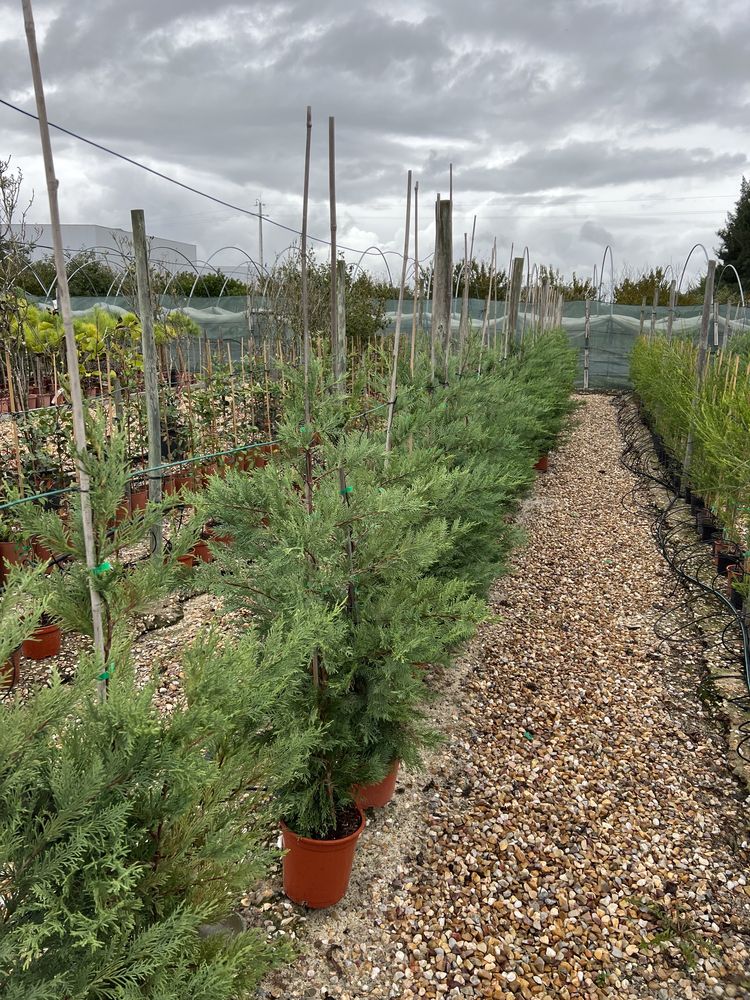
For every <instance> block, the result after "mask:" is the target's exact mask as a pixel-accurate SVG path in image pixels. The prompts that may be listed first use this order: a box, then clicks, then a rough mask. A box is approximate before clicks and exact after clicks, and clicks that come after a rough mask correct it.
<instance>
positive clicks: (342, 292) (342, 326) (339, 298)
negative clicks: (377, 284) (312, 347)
mask: <svg viewBox="0 0 750 1000" xmlns="http://www.w3.org/2000/svg"><path fill="white" fill-rule="evenodd" d="M336 333H337V334H338V355H339V368H340V377H341V380H342V382H343V383H344V384H345V383H346V261H345V260H337V261H336Z"/></svg>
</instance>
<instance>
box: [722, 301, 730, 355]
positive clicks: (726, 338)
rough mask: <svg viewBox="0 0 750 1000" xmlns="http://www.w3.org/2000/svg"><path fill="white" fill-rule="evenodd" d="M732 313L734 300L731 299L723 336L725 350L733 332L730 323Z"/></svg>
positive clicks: (725, 318)
mask: <svg viewBox="0 0 750 1000" xmlns="http://www.w3.org/2000/svg"><path fill="white" fill-rule="evenodd" d="M731 313H732V300H731V299H729V301H728V302H727V312H726V316H725V317H724V335H723V337H722V338H721V349H722V350H724V349H725V348H726V346H727V344H728V343H729V337H730V335H731V333H730V330H731V328H730V325H729V323H730V317H731Z"/></svg>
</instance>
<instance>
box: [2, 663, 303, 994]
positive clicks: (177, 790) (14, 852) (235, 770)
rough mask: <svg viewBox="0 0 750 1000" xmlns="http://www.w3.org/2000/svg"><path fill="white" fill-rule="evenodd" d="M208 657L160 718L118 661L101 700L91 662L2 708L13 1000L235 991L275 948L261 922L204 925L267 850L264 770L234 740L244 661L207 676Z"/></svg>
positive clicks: (252, 980) (265, 964)
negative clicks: (238, 928)
mask: <svg viewBox="0 0 750 1000" xmlns="http://www.w3.org/2000/svg"><path fill="white" fill-rule="evenodd" d="M210 655H211V656H213V655H214V654H213V653H211V654H210ZM208 656H209V652H208V651H207V650H206V649H205V648H204V649H203V650H201V649H200V648H199V649H198V650H196V651H194V652H193V654H192V657H191V658H190V662H189V665H188V670H187V690H188V697H189V705H188V706H182V707H178V708H176V709H175V711H174V712H173V713H172V714H171V715H170V716H169V717H168V718H164V717H160V716H159V714H158V713H157V711H156V709H155V708H154V706H153V687H147V688H145V689H144V690H141V691H139V690H138V689H137V687H136V685H135V682H134V678H133V673H132V671H131V670H130V669H129V668H127V667H123V666H122V665H121V666H120V668H119V669H118V670H117V671H116V674H115V676H114V677H113V679H112V681H111V682H110V687H109V696H108V699H107V701H106V703H104V704H99V703H98V702H97V700H96V697H95V695H94V683H93V675H94V674H95V672H96V670H97V669H98V668H97V667H95V666H94V665H93V664H92V663H88V664H86V663H84V664H83V665H82V666H81V667H80V668H79V676H78V679H77V680H76V681H75V682H74V683H73V684H72V685H62V684H60V682H59V680H57V679H53V682H52V684H51V686H50V687H49V688H48V689H43V690H41V691H40V692H39V693H38V694H37V695H36V696H35V697H34V698H33V699H32V700H31V702H30V703H29V704H27V705H25V706H15V707H12V708H9V709H7V710H6V712H5V713H4V717H3V725H2V727H0V858H2V862H1V864H0V885H1V886H2V890H1V893H0V894H1V896H2V899H1V901H0V914H1V916H2V919H0V994H2V996H3V997H5V998H7V1000H59V998H60V997H66V998H68V1000H92V998H94V997H96V998H98V1000H131V998H132V1000H134V998H135V997H147V998H150V1000H185V998H191V1000H234V998H236V997H239V996H244V995H246V993H247V991H248V990H250V989H251V988H252V987H253V986H254V985H255V984H256V983H257V981H258V980H259V978H260V977H261V976H262V975H263V974H264V973H265V971H266V970H267V969H268V968H269V967H271V966H272V965H274V964H276V963H277V962H279V961H280V960H281V959H282V958H283V957H284V949H283V948H275V947H271V946H269V945H268V944H267V942H266V941H265V939H264V936H263V934H262V933H260V932H256V931H246V932H243V933H239V934H237V935H231V934H229V933H214V934H212V933H208V931H209V930H213V929H215V928H209V927H208V926H207V925H210V924H212V923H217V922H221V921H222V920H224V918H226V917H227V916H228V915H229V914H230V912H231V910H232V908H233V907H234V905H235V904H236V903H237V901H238V900H239V897H240V896H241V895H242V894H243V893H244V892H246V891H247V889H248V887H249V886H251V885H252V884H253V882H254V881H255V880H256V879H257V878H258V877H259V875H260V874H261V873H262V872H263V870H264V867H265V864H266V861H267V857H268V856H267V852H266V851H265V850H264V849H262V848H261V847H260V846H259V840H258V834H257V833H256V832H254V829H253V816H254V815H255V818H256V819H257V816H258V807H257V804H256V803H255V801H254V796H253V792H252V787H251V786H253V785H254V784H256V783H258V775H257V772H256V770H255V765H254V762H253V761H252V760H250V759H249V757H248V755H247V753H246V751H245V748H244V744H243V743H242V741H241V740H239V739H237V738H236V734H237V720H238V717H240V718H242V720H244V719H245V718H246V716H247V708H246V698H245V695H246V693H247V692H246V686H245V684H244V671H243V656H242V655H241V654H240V655H238V656H234V657H228V658H227V657H225V658H224V659H223V660H222V661H221V668H222V669H221V671H220V673H213V672H211V673H210V675H209V674H208V672H207V671H206V670H205V660H206V657H208ZM230 688H231V689H232V690H231V697H229V696H228V695H227V694H226V691H227V690H228V689H230ZM209 693H210V695H211V697H210V698H209V697H208V694H209ZM216 702H219V703H221V704H223V705H229V706H231V709H232V710H230V711H225V712H222V713H221V714H219V713H217V712H216V710H215V707H214V705H215V703H216Z"/></svg>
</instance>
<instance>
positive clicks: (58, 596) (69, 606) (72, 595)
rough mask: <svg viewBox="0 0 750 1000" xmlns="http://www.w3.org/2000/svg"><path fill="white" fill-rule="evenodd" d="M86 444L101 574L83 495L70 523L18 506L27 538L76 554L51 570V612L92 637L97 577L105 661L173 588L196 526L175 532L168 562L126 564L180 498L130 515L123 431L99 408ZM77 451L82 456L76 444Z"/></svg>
mask: <svg viewBox="0 0 750 1000" xmlns="http://www.w3.org/2000/svg"><path fill="white" fill-rule="evenodd" d="M87 442H88V453H87V455H86V457H85V459H84V463H83V464H84V468H85V470H86V472H87V473H88V475H89V477H90V480H91V507H92V517H93V526H94V542H95V549H96V558H97V565H98V566H100V567H102V568H101V569H100V570H99V571H98V572H96V573H94V574H93V576H92V573H91V572H90V571H89V569H88V567H87V563H86V553H85V546H84V539H83V529H82V523H81V508H80V497H79V495H78V494H75V495H74V496H75V499H74V503H73V505H72V510H71V516H70V519H69V521H68V522H67V523H66V522H64V521H62V520H61V519H60V517H58V515H57V514H56V513H55V512H54V511H52V510H49V509H47V508H46V507H45V506H44V505H41V504H37V503H25V504H20V505H18V507H16V508H15V511H16V516H17V518H18V520H19V521H20V523H21V526H22V529H23V533H24V535H25V536H26V537H27V538H30V537H31V536H36V537H37V538H38V539H39V540H40V541H41V542H42V544H43V545H44V546H45V547H46V548H47V549H49V550H50V551H51V552H55V553H57V554H58V555H60V556H67V557H71V562H70V563H69V564H68V565H67V566H66V567H65V572H63V573H54V574H51V575H50V576H49V577H48V578H46V579H45V581H44V589H45V592H46V593H47V594H48V596H49V610H50V613H51V614H53V615H54V616H55V617H56V618H57V619H59V620H60V621H61V622H62V625H63V627H64V628H65V629H69V630H71V631H74V632H78V633H80V634H83V635H88V636H93V623H92V618H91V604H90V598H89V583H90V581H91V579H93V582H94V584H95V587H96V590H97V591H98V593H99V596H100V598H101V600H102V604H103V614H104V631H105V657H106V662H107V663H109V662H110V660H109V658H110V656H112V657H113V660H114V661H115V662H119V660H120V659H121V658H122V657H123V656H126V655H127V653H126V651H127V648H128V643H129V627H130V625H131V624H132V621H133V619H134V617H135V616H136V615H138V614H141V613H143V612H144V611H145V610H146V609H147V608H148V607H150V606H151V605H152V604H153V603H154V602H155V601H157V600H158V599H159V598H160V597H162V596H163V595H164V594H166V593H167V592H169V591H170V590H173V589H174V587H175V585H176V583H177V581H178V580H179V578H180V573H181V567H180V566H179V564H178V563H177V561H176V560H177V557H178V556H180V555H183V554H184V553H185V552H186V551H187V550H188V548H189V547H190V545H191V544H192V543H193V541H194V538H195V536H196V534H197V528H193V527H192V526H191V525H188V526H187V527H186V528H185V529H184V530H183V531H182V532H181V533H180V534H179V535H178V536H177V535H176V536H175V538H174V539H173V544H172V547H171V549H170V551H169V552H168V553H167V554H165V556H164V559H163V561H159V560H156V559H145V560H140V561H138V562H136V563H135V565H133V566H128V565H126V564H125V563H124V562H123V561H122V559H121V552H122V550H123V549H127V548H130V547H131V546H134V545H137V544H138V543H140V542H143V541H144V540H147V539H148V538H149V536H150V532H151V530H152V528H153V527H154V525H155V524H156V523H157V522H158V521H159V520H160V519H161V518H162V516H163V511H169V508H170V504H173V503H175V502H176V501H174V500H172V501H169V500H167V501H165V503H164V504H163V505H162V507H161V508H159V507H158V506H154V505H151V504H149V505H148V507H147V508H146V509H145V510H139V511H135V512H133V513H132V514H128V513H127V510H126V508H125V506H124V504H125V496H126V487H127V484H128V477H129V471H128V467H127V462H126V460H125V448H126V442H125V437H124V435H123V434H122V433H121V432H119V431H115V432H114V433H112V434H107V433H106V419H105V417H104V414H103V413H102V412H94V413H92V415H91V416H90V418H89V420H88V424H87ZM70 448H71V451H72V452H73V453H75V449H74V447H73V444H72V442H70Z"/></svg>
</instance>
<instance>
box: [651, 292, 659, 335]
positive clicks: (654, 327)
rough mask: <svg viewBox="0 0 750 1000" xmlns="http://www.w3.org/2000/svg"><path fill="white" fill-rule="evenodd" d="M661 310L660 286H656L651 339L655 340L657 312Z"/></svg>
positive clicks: (652, 309)
mask: <svg viewBox="0 0 750 1000" xmlns="http://www.w3.org/2000/svg"><path fill="white" fill-rule="evenodd" d="M658 308H659V286H658V284H657V285H655V286H654V302H653V305H652V306H651V331H650V334H649V335H650V337H651V339H652V340H653V338H654V335H655V334H656V310H657V309H658Z"/></svg>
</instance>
